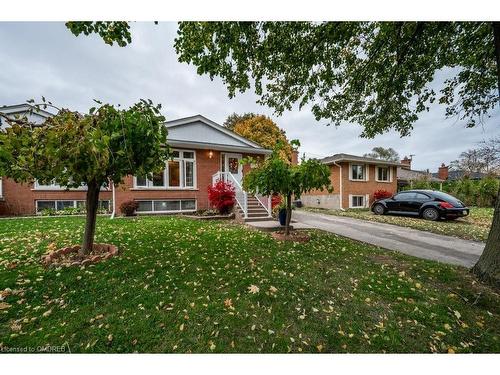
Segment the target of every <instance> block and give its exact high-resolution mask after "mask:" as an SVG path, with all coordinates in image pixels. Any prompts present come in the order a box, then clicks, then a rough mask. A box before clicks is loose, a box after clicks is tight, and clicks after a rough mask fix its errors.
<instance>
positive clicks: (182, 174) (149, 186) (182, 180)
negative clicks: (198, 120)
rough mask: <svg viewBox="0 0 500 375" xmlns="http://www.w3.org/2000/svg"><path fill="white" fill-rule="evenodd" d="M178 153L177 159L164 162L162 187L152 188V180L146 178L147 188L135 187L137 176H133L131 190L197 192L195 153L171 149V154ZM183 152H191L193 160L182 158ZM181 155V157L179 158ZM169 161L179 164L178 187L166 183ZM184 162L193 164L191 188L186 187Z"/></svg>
mask: <svg viewBox="0 0 500 375" xmlns="http://www.w3.org/2000/svg"><path fill="white" fill-rule="evenodd" d="M174 151H176V152H178V153H179V157H174V158H172V159H169V160H167V161H166V162H165V168H164V169H163V186H153V180H151V179H149V178H146V185H147V186H139V185H137V176H134V181H133V182H134V184H133V186H134V187H133V189H135V190H197V186H198V182H197V178H196V177H197V176H196V169H197V168H196V151H195V150H183V149H173V150H172V152H174ZM183 152H192V153H193V158H192V159H188V158H185V157H184V154H182V153H183ZM181 155H182V156H181ZM169 161H178V162H179V183H180V186H170V185H169V183H168V177H169V166H168V162H169ZM186 162H192V163H193V186H186Z"/></svg>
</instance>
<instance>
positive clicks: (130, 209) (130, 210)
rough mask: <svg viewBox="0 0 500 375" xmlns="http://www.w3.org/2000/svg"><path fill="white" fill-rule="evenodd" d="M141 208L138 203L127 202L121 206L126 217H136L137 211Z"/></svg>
mask: <svg viewBox="0 0 500 375" xmlns="http://www.w3.org/2000/svg"><path fill="white" fill-rule="evenodd" d="M138 208H139V203H137V202H136V201H132V200H131V201H126V202H123V203H122V204H121V205H120V211H121V213H122V214H124V215H125V216H135V215H136V213H135V211H136V210H137V209H138Z"/></svg>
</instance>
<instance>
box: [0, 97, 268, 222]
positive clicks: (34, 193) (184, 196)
mask: <svg viewBox="0 0 500 375" xmlns="http://www.w3.org/2000/svg"><path fill="white" fill-rule="evenodd" d="M12 107H16V108H17V110H18V111H22V110H26V108H25V107H24V108H22V107H20V106H12ZM6 108H7V107H1V109H0V110H2V111H4V112H5V109H6ZM8 108H9V109H10V108H11V107H8ZM10 113H13V112H10ZM49 115H50V114H49ZM47 116H48V115H47ZM45 118H46V117H45ZM40 122H41V121H40ZM165 126H166V127H167V129H168V144H169V145H170V147H171V148H172V152H173V154H172V159H171V160H168V161H167V163H166V165H165V170H164V171H163V172H162V173H159V174H155V175H152V176H149V177H146V176H127V177H126V178H125V179H124V181H123V183H122V184H120V185H117V186H116V187H114V194H115V200H114V202H113V198H112V197H113V187H110V188H109V189H103V190H102V191H101V194H100V199H101V203H100V206H101V207H102V208H109V210H110V211H112V210H116V212H117V214H118V213H119V207H120V205H121V204H122V203H123V202H125V201H128V200H135V201H137V202H138V203H139V209H138V213H139V214H143V213H144V214H146V213H147V214H151V213H183V212H194V211H197V210H200V209H208V208H210V207H209V202H208V192H207V188H208V186H209V185H210V184H212V183H214V182H215V181H216V180H217V179H219V178H222V179H224V180H228V181H231V182H232V183H233V185H235V188H236V198H237V201H238V205H239V206H241V207H240V211H241V212H242V214H243V216H244V217H246V216H248V217H252V218H253V219H262V218H264V217H268V216H269V213H270V208H269V205H270V203H269V202H270V200H268V199H264V198H263V197H252V196H247V194H246V192H244V191H243V189H242V188H241V181H242V178H243V176H244V174H245V173H247V172H248V171H249V170H250V165H242V164H241V163H240V161H241V159H243V158H245V157H248V156H252V157H253V158H256V159H257V158H263V157H265V155H268V154H270V153H271V150H267V149H264V148H262V147H261V146H260V145H258V144H257V143H255V142H252V141H250V140H248V139H246V138H244V137H241V136H240V135H238V134H236V133H234V132H232V131H230V130H228V129H226V128H224V127H223V126H221V125H218V124H217V123H215V122H213V121H211V120H209V119H207V118H205V117H203V116H201V115H197V116H192V117H187V118H182V119H178V120H174V121H168V122H166V123H165ZM1 183H2V185H1V186H2V188H1V189H0V215H31V214H35V213H37V212H40V211H41V210H42V209H44V208H53V209H63V208H65V207H79V206H83V205H84V204H85V189H86V188H85V186H82V187H81V188H78V189H70V190H68V189H65V188H64V187H61V186H58V185H55V184H54V185H39V184H38V183H37V182H36V181H35V182H33V183H29V184H18V183H15V182H14V181H12V180H11V179H8V178H3V179H2V182H1Z"/></svg>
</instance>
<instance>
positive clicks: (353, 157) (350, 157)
mask: <svg viewBox="0 0 500 375" xmlns="http://www.w3.org/2000/svg"><path fill="white" fill-rule="evenodd" d="M320 161H321V162H322V163H324V164H333V163H335V162H339V161H354V162H356V161H359V162H363V163H370V164H379V165H394V166H398V167H399V166H401V165H403V164H401V163H400V162H399V161H388V160H382V159H375V158H366V157H364V156H357V155H349V154H334V155H331V156H327V157H326V158H323V159H321V160H320Z"/></svg>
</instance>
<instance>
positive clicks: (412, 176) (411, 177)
mask: <svg viewBox="0 0 500 375" xmlns="http://www.w3.org/2000/svg"><path fill="white" fill-rule="evenodd" d="M397 176H398V180H400V181H415V180H421V179H428V180H429V181H432V182H443V180H441V179H439V178H437V177H434V176H433V175H432V173H428V172H423V171H414V170H412V169H406V168H401V167H399V168H398V173H397Z"/></svg>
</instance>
